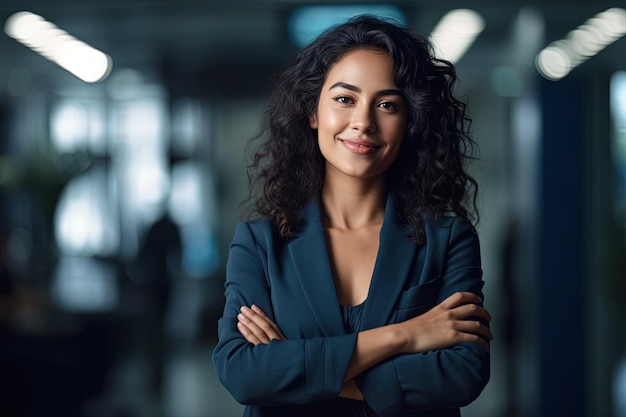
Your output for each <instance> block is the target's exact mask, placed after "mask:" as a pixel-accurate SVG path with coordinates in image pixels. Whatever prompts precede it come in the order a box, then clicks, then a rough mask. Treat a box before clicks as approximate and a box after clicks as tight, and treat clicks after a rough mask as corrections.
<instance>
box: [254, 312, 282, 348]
mask: <svg viewBox="0 0 626 417" xmlns="http://www.w3.org/2000/svg"><path fill="white" fill-rule="evenodd" d="M250 309H251V310H252V311H253V312H254V313H256V314H258V315H259V316H261V317H262V318H263V319H264V320H265V321H266V322H267V323H269V325H270V326H271V327H272V328H273V329H274V331H275V332H276V334H278V336H279V339H283V340H284V339H286V337H285V336H284V335H283V332H281V330H280V327H278V325H277V324H276V323H274V321H273V320H272V319H270V318H269V317H268V316H267V315H266V314H265V313H264V312H263V310H261V309H260V308H259V307H258V306H257V305H256V304H252V306H251V307H250Z"/></svg>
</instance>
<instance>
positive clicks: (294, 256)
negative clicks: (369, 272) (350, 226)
mask: <svg viewBox="0 0 626 417" xmlns="http://www.w3.org/2000/svg"><path fill="white" fill-rule="evenodd" d="M303 221H304V222H305V224H304V225H303V228H302V231H301V232H300V234H299V235H298V236H296V237H294V238H293V240H292V241H291V242H289V244H288V250H289V254H290V256H291V261H292V262H293V265H294V267H295V270H296V274H297V276H298V279H299V280H300V285H301V286H302V289H303V290H304V294H305V296H306V298H307V301H308V303H309V306H310V307H311V310H312V311H313V313H314V314H315V317H316V318H317V321H318V322H319V325H320V327H321V328H322V331H323V332H324V334H325V336H339V335H343V334H345V333H346V332H345V328H344V325H343V320H342V318H341V311H340V307H339V301H338V299H337V291H336V290H335V283H334V282H333V274H332V268H331V265H330V260H329V257H328V249H327V246H326V235H325V232H324V227H323V224H322V217H321V211H320V207H319V203H318V202H317V201H313V202H310V203H309V204H308V205H307V206H306V207H305V208H304V210H303Z"/></svg>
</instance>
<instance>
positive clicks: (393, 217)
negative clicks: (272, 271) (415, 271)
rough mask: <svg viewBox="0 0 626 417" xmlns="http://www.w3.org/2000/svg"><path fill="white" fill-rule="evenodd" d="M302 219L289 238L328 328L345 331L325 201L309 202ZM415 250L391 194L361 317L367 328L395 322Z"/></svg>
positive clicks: (332, 331) (329, 331) (300, 272)
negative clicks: (325, 221) (323, 206)
mask: <svg viewBox="0 0 626 417" xmlns="http://www.w3.org/2000/svg"><path fill="white" fill-rule="evenodd" d="M302 219H303V224H302V228H301V231H300V233H299V234H298V235H297V236H296V237H294V238H293V239H292V240H291V242H290V243H289V244H288V248H289V253H290V256H291V260H292V262H293V264H294V266H295V270H296V273H297V276H298V279H299V280H300V285H302V288H303V290H304V293H305V294H306V297H307V301H308V303H309V305H310V307H311V309H312V311H313V312H314V314H315V316H316V318H317V320H318V322H319V325H320V327H321V328H322V330H323V331H324V334H325V335H326V336H338V335H343V334H345V328H344V324H343V319H342V317H341V310H340V306H339V301H338V298H337V291H336V289H335V284H334V281H333V274H332V268H331V265H330V259H329V256H328V247H327V244H326V234H325V231H324V226H323V223H322V214H321V207H320V202H319V201H317V200H315V201H311V202H309V203H308V204H307V205H306V207H305V208H304V209H303V210H302ZM415 250H416V245H415V244H414V243H413V242H412V241H411V240H410V238H409V236H408V233H407V230H406V228H405V227H404V226H403V225H402V222H401V221H400V218H399V216H398V214H397V211H396V208H395V206H394V204H393V200H392V198H391V197H390V196H388V197H387V202H386V206H385V217H384V220H383V226H382V228H381V231H380V244H379V248H378V257H377V259H376V264H375V266H374V272H373V275H372V281H371V283H370V288H369V293H368V297H367V301H366V303H365V306H364V310H363V315H362V318H361V329H362V330H366V329H369V328H374V327H379V326H382V325H385V324H387V323H390V322H391V319H392V316H393V314H394V312H395V309H396V304H397V300H398V297H399V296H400V294H401V292H402V289H403V287H404V283H405V281H406V276H407V275H408V273H409V271H410V267H411V264H412V263H413V262H412V260H413V257H414V254H415Z"/></svg>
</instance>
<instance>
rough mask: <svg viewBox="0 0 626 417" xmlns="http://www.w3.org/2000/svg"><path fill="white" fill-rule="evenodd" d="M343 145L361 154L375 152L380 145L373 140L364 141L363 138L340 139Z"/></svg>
mask: <svg viewBox="0 0 626 417" xmlns="http://www.w3.org/2000/svg"><path fill="white" fill-rule="evenodd" d="M340 140H341V143H343V146H345V147H346V148H348V150H349V151H351V152H353V153H356V154H359V155H368V154H372V153H375V152H376V151H377V150H378V149H379V148H380V146H376V145H374V144H373V143H371V142H367V141H363V140H348V139H340Z"/></svg>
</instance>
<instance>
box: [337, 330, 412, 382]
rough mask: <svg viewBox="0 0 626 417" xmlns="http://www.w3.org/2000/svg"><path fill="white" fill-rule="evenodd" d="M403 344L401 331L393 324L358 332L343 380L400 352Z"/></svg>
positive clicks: (349, 378)
mask: <svg viewBox="0 0 626 417" xmlns="http://www.w3.org/2000/svg"><path fill="white" fill-rule="evenodd" d="M405 345H406V343H405V341H404V339H403V337H402V333H401V332H399V331H398V330H397V326H396V325H393V324H390V325H387V326H383V327H378V328H375V329H370V330H365V331H362V332H359V334H358V335H357V339H356V345H355V347H354V352H353V354H352V360H351V361H350V365H349V366H348V370H347V372H346V376H345V378H344V380H345V381H349V380H351V379H352V378H354V377H355V376H357V375H358V374H360V373H361V372H363V371H365V370H367V369H369V368H371V367H372V366H374V365H376V364H378V363H380V362H382V361H384V360H386V359H389V358H391V357H393V356H396V355H398V354H400V353H402V351H403V350H402V349H403V347H404V346H405Z"/></svg>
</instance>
